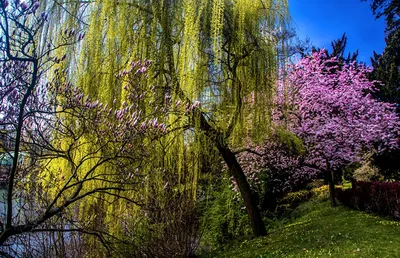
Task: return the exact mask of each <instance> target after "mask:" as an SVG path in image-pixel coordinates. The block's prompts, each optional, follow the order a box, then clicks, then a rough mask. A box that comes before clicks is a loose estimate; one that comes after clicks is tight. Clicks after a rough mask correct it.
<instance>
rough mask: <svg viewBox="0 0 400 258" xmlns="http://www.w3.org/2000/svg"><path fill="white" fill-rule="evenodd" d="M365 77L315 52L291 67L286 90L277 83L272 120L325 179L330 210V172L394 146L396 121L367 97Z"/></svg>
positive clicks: (389, 109) (369, 86) (386, 107)
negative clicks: (368, 153) (300, 147)
mask: <svg viewBox="0 0 400 258" xmlns="http://www.w3.org/2000/svg"><path fill="white" fill-rule="evenodd" d="M369 72H370V70H369V69H368V68H366V67H365V66H363V65H359V66H356V65H355V64H354V63H351V64H348V65H347V64H344V65H343V66H341V67H339V64H338V60H337V58H335V57H333V58H327V56H326V52H325V50H321V51H319V52H314V53H313V55H312V56H309V57H305V58H303V59H301V60H300V61H299V62H298V63H297V64H295V65H293V66H292V67H291V71H290V73H289V76H288V85H289V88H286V89H285V90H283V89H284V88H283V85H284V84H283V83H282V84H281V91H280V92H278V104H279V103H280V104H281V105H278V108H277V110H276V113H275V119H276V121H278V122H279V123H281V122H282V121H286V122H287V123H288V127H289V128H290V129H291V131H292V132H293V133H295V134H296V135H298V136H299V137H300V138H301V139H302V140H303V141H304V143H305V145H306V147H307V150H308V158H307V159H306V162H305V163H306V164H307V165H309V166H314V167H316V168H319V169H320V170H322V171H324V173H325V174H327V175H328V178H329V186H330V187H329V188H330V198H331V203H332V206H335V205H336V201H335V195H334V174H335V171H337V170H338V169H340V168H341V167H343V166H344V165H346V164H349V163H353V162H359V161H360V159H361V154H362V153H363V152H365V151H371V150H376V151H378V152H381V151H383V150H385V149H391V148H397V147H398V136H399V128H400V121H399V118H398V117H397V115H396V113H395V107H394V106H393V105H391V104H389V103H384V102H379V101H376V100H375V99H373V98H372V96H371V92H374V91H375V89H374V82H370V81H369V80H368V78H367V74H368V73H369ZM282 104H284V105H282ZM288 106H289V108H288Z"/></svg>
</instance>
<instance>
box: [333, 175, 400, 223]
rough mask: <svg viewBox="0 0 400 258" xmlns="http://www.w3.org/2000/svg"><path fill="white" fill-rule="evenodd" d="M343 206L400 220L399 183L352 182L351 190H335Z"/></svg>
mask: <svg viewBox="0 0 400 258" xmlns="http://www.w3.org/2000/svg"><path fill="white" fill-rule="evenodd" d="M336 193H337V196H336V197H337V199H338V200H339V201H340V202H341V203H342V204H343V205H345V206H347V207H350V208H354V209H358V210H362V211H366V212H371V213H377V214H380V215H384V216H390V217H393V218H395V219H398V220H400V182H362V181H353V182H352V188H351V189H345V190H343V189H340V188H339V189H337V191H336Z"/></svg>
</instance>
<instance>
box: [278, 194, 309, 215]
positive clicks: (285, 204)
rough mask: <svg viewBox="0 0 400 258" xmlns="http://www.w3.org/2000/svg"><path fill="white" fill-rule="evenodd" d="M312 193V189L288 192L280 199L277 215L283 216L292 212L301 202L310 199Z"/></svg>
mask: <svg viewBox="0 0 400 258" xmlns="http://www.w3.org/2000/svg"><path fill="white" fill-rule="evenodd" d="M311 195H312V194H311V191H309V190H300V191H297V192H290V193H288V194H286V195H285V196H284V197H283V198H282V199H281V200H279V203H278V207H277V215H278V216H283V215H286V214H288V213H290V212H292V211H293V209H294V208H296V207H297V206H298V205H299V204H301V203H302V202H305V201H307V200H308V199H310V197H311Z"/></svg>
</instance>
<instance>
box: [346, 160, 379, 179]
mask: <svg viewBox="0 0 400 258" xmlns="http://www.w3.org/2000/svg"><path fill="white" fill-rule="evenodd" d="M353 177H354V179H355V180H357V181H376V180H381V179H383V176H382V175H381V174H380V173H379V169H378V168H377V167H376V166H374V165H373V164H371V162H367V163H365V164H363V165H362V166H361V167H359V168H357V169H356V170H355V171H354V174H353Z"/></svg>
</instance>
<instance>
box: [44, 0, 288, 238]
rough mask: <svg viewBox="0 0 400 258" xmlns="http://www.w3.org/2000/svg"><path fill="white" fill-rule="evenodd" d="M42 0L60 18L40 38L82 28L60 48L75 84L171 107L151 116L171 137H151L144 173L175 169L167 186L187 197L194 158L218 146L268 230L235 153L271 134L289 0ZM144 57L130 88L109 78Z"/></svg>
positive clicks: (254, 217) (150, 190) (150, 187)
mask: <svg viewBox="0 0 400 258" xmlns="http://www.w3.org/2000/svg"><path fill="white" fill-rule="evenodd" d="M44 2H45V3H44V4H43V5H42V8H47V9H49V10H50V9H51V10H52V13H53V16H52V17H53V18H52V19H54V20H57V21H61V22H58V23H57V24H56V26H54V27H52V28H50V27H49V28H47V29H45V30H44V32H43V33H44V35H45V34H47V35H50V34H52V35H59V37H62V33H63V32H64V31H65V30H66V29H68V33H70V29H71V28H74V29H75V30H77V31H78V30H84V31H85V33H86V36H85V40H84V43H83V44H82V45H80V46H72V47H69V48H66V50H65V51H66V58H67V60H68V66H69V70H70V72H69V79H70V80H72V81H73V83H74V84H76V85H79V87H81V88H82V89H83V90H84V92H85V93H86V94H89V95H90V96H92V97H94V98H99V99H100V100H101V101H103V102H105V103H110V104H111V103H115V105H117V106H121V107H122V106H124V105H127V104H129V102H130V101H131V100H130V99H132V98H130V97H129V96H130V95H132V94H133V95H135V96H140V97H139V98H134V99H135V101H136V103H134V104H135V105H137V107H138V108H140V109H141V110H142V112H143V113H144V114H150V112H153V109H152V107H154V106H157V107H160V109H162V108H164V109H169V110H172V111H171V112H169V113H168V115H164V114H163V113H160V115H159V116H158V117H157V119H158V120H159V121H162V122H164V123H166V124H167V125H168V131H169V133H168V135H167V136H165V137H163V138H162V139H157V142H158V147H157V148H154V150H153V151H154V153H153V154H154V155H153V157H152V159H151V163H150V162H149V163H148V164H146V165H145V166H144V167H143V169H144V170H146V171H155V170H157V169H160V168H162V169H163V170H168V171H173V172H174V173H176V174H177V175H178V176H177V178H178V179H177V182H176V183H175V185H174V186H173V188H174V191H175V192H181V193H184V194H188V195H190V196H192V197H191V198H193V199H194V198H195V196H196V186H197V179H198V177H199V174H198V173H199V171H201V169H202V163H201V162H200V156H207V153H214V152H213V151H211V150H210V148H216V149H217V150H218V151H219V153H220V154H221V156H222V157H223V159H224V160H225V162H226V164H227V166H228V168H229V170H230V173H231V175H232V176H233V178H234V179H235V180H236V182H237V183H238V186H239V189H240V192H241V194H242V197H243V200H244V202H245V205H246V210H247V212H248V215H249V218H250V221H251V225H252V228H253V231H254V234H255V235H257V236H258V235H265V234H266V230H265V226H264V225H263V222H262V219H261V216H260V213H259V211H258V209H257V206H256V202H255V200H254V197H253V194H252V192H251V190H250V187H249V184H248V182H247V180H246V177H245V175H244V173H243V171H242V168H241V167H240V165H239V163H238V162H237V160H236V157H235V154H234V152H233V151H232V149H235V148H237V147H240V146H241V145H242V143H243V139H246V138H251V139H252V140H253V141H254V142H257V141H262V140H263V139H264V138H265V137H266V136H267V135H268V133H269V131H270V127H271V124H270V107H271V98H272V95H273V92H274V90H273V88H274V84H275V79H276V73H277V61H278V60H277V49H278V46H280V45H279V44H281V45H282V43H281V42H278V41H277V40H276V38H275V37H274V35H275V33H276V32H277V31H279V30H280V29H282V28H284V27H286V26H287V20H288V14H287V10H288V5H287V1H286V0H260V1H254V0H236V1H233V0H232V1H228V0H176V1H171V0H163V1H140V0H121V1H114V0H97V1H93V2H92V3H89V4H88V3H83V2H82V3H80V2H79V1H71V2H70V3H63V4H61V3H58V1H44ZM46 2H47V3H46ZM65 10H68V12H65ZM52 25H54V23H52ZM145 59H148V60H152V63H153V65H152V68H151V69H150V70H149V71H147V72H148V76H147V77H146V79H142V80H141V81H140V82H135V85H134V88H133V90H132V88H131V90H130V91H129V90H127V83H130V82H129V80H128V82H127V81H126V80H124V79H121V77H118V76H116V75H117V74H119V73H120V72H121V71H125V72H126V70H127V67H128V66H131V68H130V69H129V73H135V72H137V71H136V68H135V66H134V65H133V66H132V65H131V64H134V62H135V61H136V60H145ZM132 69H133V70H132ZM127 74H128V73H127ZM128 76H129V74H128ZM131 104H132V103H131ZM149 140H150V139H149ZM205 143H207V144H205ZM207 149H208V150H207ZM200 153H201V155H200ZM151 175H152V176H149V177H148V178H147V181H146V184H145V185H146V187H144V189H143V190H142V192H141V193H140V194H141V195H143V194H144V196H147V197H146V198H149V199H150V198H151V197H150V195H151V194H154V191H156V192H158V193H162V192H163V191H164V188H163V186H164V185H165V184H166V183H168V182H166V179H165V178H162V176H161V175H160V174H159V173H153V174H151ZM120 205H122V204H120ZM114 206H115V208H116V209H117V208H118V209H121V206H118V205H114ZM87 207H88V206H87ZM109 219H110V218H104V220H105V221H107V220H109ZM104 223H105V224H106V222H104Z"/></svg>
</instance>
